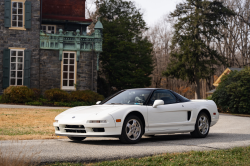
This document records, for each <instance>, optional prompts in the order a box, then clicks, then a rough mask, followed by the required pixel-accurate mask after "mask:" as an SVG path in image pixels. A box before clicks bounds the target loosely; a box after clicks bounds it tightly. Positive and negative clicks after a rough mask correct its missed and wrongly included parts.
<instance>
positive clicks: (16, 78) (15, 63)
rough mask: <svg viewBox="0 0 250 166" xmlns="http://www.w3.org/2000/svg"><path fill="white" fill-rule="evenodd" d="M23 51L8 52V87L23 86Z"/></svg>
mask: <svg viewBox="0 0 250 166" xmlns="http://www.w3.org/2000/svg"><path fill="white" fill-rule="evenodd" d="M23 58H24V51H23V50H11V51H10V85H23V65H24V64H23V62H24V60H23Z"/></svg>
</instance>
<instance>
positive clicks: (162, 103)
mask: <svg viewBox="0 0 250 166" xmlns="http://www.w3.org/2000/svg"><path fill="white" fill-rule="evenodd" d="M159 105H164V101H163V100H155V102H154V104H153V108H156V107H157V106H159Z"/></svg>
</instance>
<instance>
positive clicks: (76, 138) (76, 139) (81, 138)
mask: <svg viewBox="0 0 250 166" xmlns="http://www.w3.org/2000/svg"><path fill="white" fill-rule="evenodd" d="M68 138H69V139H70V140H72V141H82V140H84V139H85V138H86V137H68Z"/></svg>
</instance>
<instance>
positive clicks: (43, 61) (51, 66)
mask: <svg viewBox="0 0 250 166" xmlns="http://www.w3.org/2000/svg"><path fill="white" fill-rule="evenodd" d="M40 55H41V58H40V89H41V90H42V91H43V92H44V91H45V90H47V89H51V88H61V61H59V59H58V57H59V51H51V50H40ZM92 56H94V59H93V60H94V61H93V62H94V64H93V70H94V72H93V74H94V75H93V83H94V85H93V91H97V88H96V87H97V70H96V68H97V61H96V54H95V53H92V52H81V55H80V58H79V62H77V78H76V84H77V89H79V90H86V89H89V90H91V88H92V82H91V79H92Z"/></svg>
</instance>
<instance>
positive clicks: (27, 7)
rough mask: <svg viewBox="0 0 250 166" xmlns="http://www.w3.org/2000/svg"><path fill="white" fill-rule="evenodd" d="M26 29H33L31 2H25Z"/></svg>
mask: <svg viewBox="0 0 250 166" xmlns="http://www.w3.org/2000/svg"><path fill="white" fill-rule="evenodd" d="M25 28H26V29H30V28H31V2H29V1H26V2H25Z"/></svg>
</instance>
